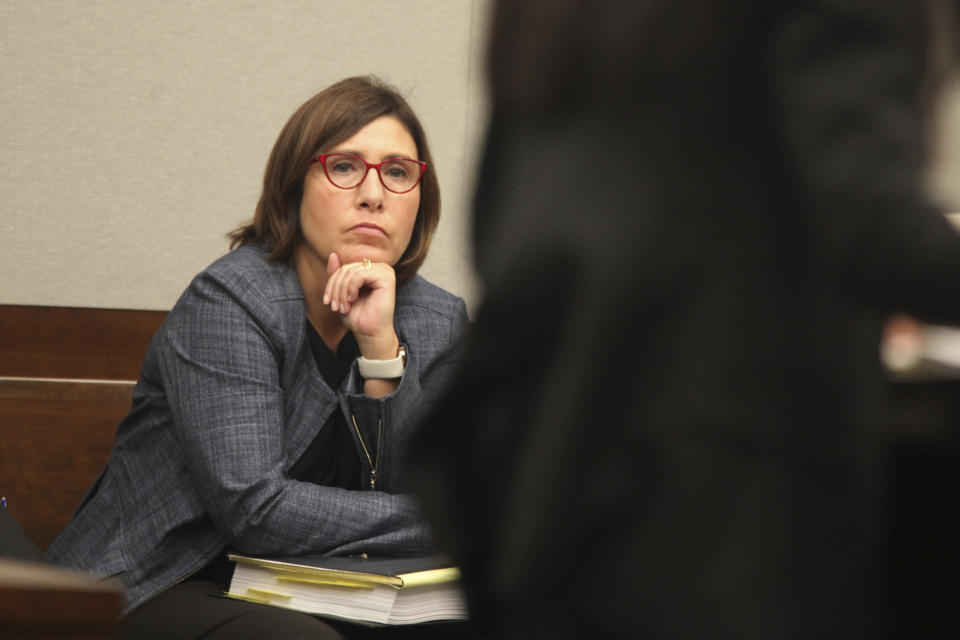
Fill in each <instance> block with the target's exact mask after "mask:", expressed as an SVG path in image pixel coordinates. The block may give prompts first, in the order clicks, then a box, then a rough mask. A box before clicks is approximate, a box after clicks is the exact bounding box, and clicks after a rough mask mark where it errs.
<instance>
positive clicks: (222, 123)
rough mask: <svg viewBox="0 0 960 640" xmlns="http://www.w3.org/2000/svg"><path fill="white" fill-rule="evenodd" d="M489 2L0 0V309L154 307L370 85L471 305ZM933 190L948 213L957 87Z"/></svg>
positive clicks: (434, 271) (956, 142)
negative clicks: (284, 164) (299, 135)
mask: <svg viewBox="0 0 960 640" xmlns="http://www.w3.org/2000/svg"><path fill="white" fill-rule="evenodd" d="M489 4H490V3H489V0H404V2H396V1H395V0H364V1H363V2H329V1H325V0H283V1H276V2H257V1H243V0H198V1H189V2H188V1H187V0H177V1H170V2H146V1H145V0H143V1H134V0H3V2H0V87H2V89H0V304H49V305H69V306H97V307H121V308H142V309H169V308H170V307H171V306H172V304H173V303H174V302H175V300H176V299H177V297H178V296H179V294H180V292H181V291H182V290H183V288H184V287H185V286H186V285H187V283H188V282H189V280H190V278H191V277H192V276H193V275H194V274H195V273H196V272H197V271H199V270H200V269H202V268H203V267H204V266H206V265H207V264H208V263H209V262H210V261H212V260H213V259H215V258H216V257H218V256H219V255H221V254H222V253H224V252H225V251H226V249H227V245H226V241H225V238H224V234H225V233H226V232H227V231H228V230H230V229H232V228H234V227H235V226H236V225H237V224H238V223H240V222H241V221H244V220H245V219H247V218H249V216H250V215H251V214H252V212H253V207H254V205H255V203H256V199H257V196H258V192H259V185H260V180H261V173H262V170H263V166H264V163H265V161H266V158H267V154H268V153H269V150H270V147H271V145H272V144H273V141H274V139H275V138H276V135H277V134H278V133H279V130H280V128H281V127H282V125H283V123H284V122H285V121H286V119H287V117H288V116H289V115H290V113H292V112H293V110H294V109H295V108H296V107H297V106H299V105H300V104H301V103H302V102H303V101H304V100H305V99H307V98H308V97H309V96H310V95H312V94H313V93H315V92H316V91H317V90H319V89H321V88H322V87H324V86H326V85H328V84H330V83H331V82H333V81H336V80H338V79H340V78H343V77H346V76H348V75H354V74H361V73H370V72H374V73H377V74H380V75H381V76H383V77H384V78H385V79H387V80H388V81H390V82H392V83H394V84H396V85H397V86H398V87H400V88H401V90H403V91H404V92H405V94H406V95H407V96H408V98H409V100H410V102H411V103H412V104H413V106H414V108H415V109H417V111H418V112H419V114H420V115H421V117H422V119H423V121H424V124H425V126H426V128H427V132H428V135H429V137H430V139H431V143H432V145H433V150H434V157H435V160H436V170H437V171H438V174H439V177H440V182H441V187H442V190H443V198H444V210H443V218H442V221H441V226H440V231H439V233H438V236H437V239H436V241H435V244H434V248H433V251H432V253H431V256H430V258H429V260H428V261H427V264H426V265H425V266H424V269H423V273H424V275H426V276H427V277H428V278H430V279H431V280H433V281H435V282H436V283H438V284H440V285H441V286H444V287H446V288H448V289H450V290H452V291H454V292H456V293H458V294H460V295H462V296H464V297H465V298H467V300H468V302H470V303H471V304H472V305H473V304H475V302H476V297H477V284H476V281H475V278H474V276H473V272H472V270H471V267H470V264H471V257H470V253H469V242H468V237H469V236H468V233H469V225H468V221H469V203H470V194H471V191H472V187H473V185H472V176H473V175H474V173H475V172H474V169H475V160H476V154H477V150H478V142H479V136H480V135H481V134H482V128H483V122H484V118H485V117H486V106H487V105H486V103H485V93H484V85H483V78H482V71H481V60H482V54H481V52H482V49H483V41H484V34H485V28H486V23H487V20H488V14H489ZM945 104H946V105H947V108H945V109H944V110H943V111H942V112H941V120H942V123H943V127H942V129H941V135H940V136H939V140H940V141H941V145H940V149H939V152H938V156H937V163H936V165H935V167H934V171H933V172H932V187H933V189H934V191H935V192H936V193H937V194H938V195H940V196H942V197H943V198H944V200H945V201H946V202H947V204H948V206H949V207H950V208H952V209H954V210H960V181H958V180H957V179H956V177H957V176H958V175H960V85H958V84H957V83H956V82H954V83H953V84H952V85H951V90H950V91H949V93H948V96H947V99H946V101H945Z"/></svg>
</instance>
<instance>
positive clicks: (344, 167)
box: [329, 160, 357, 173]
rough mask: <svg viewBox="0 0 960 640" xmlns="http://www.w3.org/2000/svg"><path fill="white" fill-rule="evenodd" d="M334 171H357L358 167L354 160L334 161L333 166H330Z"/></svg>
mask: <svg viewBox="0 0 960 640" xmlns="http://www.w3.org/2000/svg"><path fill="white" fill-rule="evenodd" d="M329 168H330V170H331V171H333V172H334V173H350V172H351V171H356V170H357V167H356V165H355V164H354V163H353V162H349V161H347V160H340V161H339V162H334V163H333V166H331V167H329Z"/></svg>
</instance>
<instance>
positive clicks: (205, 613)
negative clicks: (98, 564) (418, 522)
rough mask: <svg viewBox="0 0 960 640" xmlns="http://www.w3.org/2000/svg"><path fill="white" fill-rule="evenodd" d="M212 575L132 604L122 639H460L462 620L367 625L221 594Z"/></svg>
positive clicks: (220, 588)
mask: <svg viewBox="0 0 960 640" xmlns="http://www.w3.org/2000/svg"><path fill="white" fill-rule="evenodd" d="M224 589H225V587H224V585H223V584H222V583H220V582H218V581H215V580H207V579H193V580H188V581H187V582H183V583H181V584H179V585H177V586H175V587H173V588H171V589H168V590H167V591H164V592H163V593H161V594H160V595H158V596H155V597H154V598H153V599H151V600H149V601H147V602H146V603H144V604H143V605H141V606H140V607H138V608H137V609H134V610H133V611H132V612H131V613H130V614H129V615H128V616H127V617H126V619H125V620H124V623H123V626H122V628H121V631H120V638H121V639H122V640H151V639H153V638H155V639H157V640H161V639H162V640H199V639H200V638H203V639H204V640H218V639H221V638H222V639H224V640H263V639H265V638H269V639H270V640H299V639H300V638H310V639H311V640H328V639H330V640H333V639H336V640H341V639H345V640H394V639H396V640H407V639H417V640H419V639H421V638H422V639H425V640H426V639H430V640H440V639H447V638H465V637H467V635H466V630H465V627H464V625H462V624H459V623H452V624H447V623H443V624H432V625H414V626H396V627H367V626H364V625H357V624H350V623H346V622H340V621H333V620H324V619H321V618H317V617H315V616H311V615H309V614H306V613H300V612H299V611H291V610H289V609H282V608H280V607H273V606H269V605H262V604H256V603H253V602H244V601H242V600H233V599H230V598H225V597H222V593H223V591H224Z"/></svg>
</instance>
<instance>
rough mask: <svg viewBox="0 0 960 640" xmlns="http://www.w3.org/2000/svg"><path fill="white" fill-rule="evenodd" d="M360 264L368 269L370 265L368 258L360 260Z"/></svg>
mask: <svg viewBox="0 0 960 640" xmlns="http://www.w3.org/2000/svg"><path fill="white" fill-rule="evenodd" d="M360 266H361V268H362V269H369V268H370V267H371V264H370V258H364V259H363V260H361V261H360Z"/></svg>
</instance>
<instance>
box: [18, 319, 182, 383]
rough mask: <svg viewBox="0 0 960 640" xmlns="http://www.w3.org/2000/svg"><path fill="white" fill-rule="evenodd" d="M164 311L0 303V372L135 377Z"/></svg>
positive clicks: (41, 375)
mask: <svg viewBox="0 0 960 640" xmlns="http://www.w3.org/2000/svg"><path fill="white" fill-rule="evenodd" d="M166 317H167V312H165V311H137V310H126V309H81V308H74V307H39V306H20V305H0V376H23V377H39V378H93V379H105V380H135V379H136V378H137V377H138V376H139V374H140V365H141V364H142V363H143V356H144V355H145V354H146V351H147V346H148V345H149V344H150V340H151V338H152V337H153V334H154V333H156V331H157V329H158V328H159V327H160V325H161V324H162V323H163V321H164V319H165V318H166Z"/></svg>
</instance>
